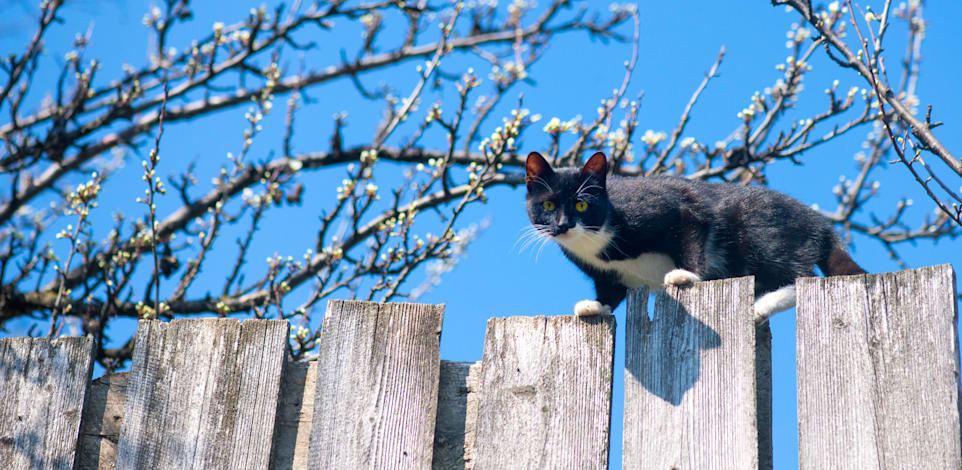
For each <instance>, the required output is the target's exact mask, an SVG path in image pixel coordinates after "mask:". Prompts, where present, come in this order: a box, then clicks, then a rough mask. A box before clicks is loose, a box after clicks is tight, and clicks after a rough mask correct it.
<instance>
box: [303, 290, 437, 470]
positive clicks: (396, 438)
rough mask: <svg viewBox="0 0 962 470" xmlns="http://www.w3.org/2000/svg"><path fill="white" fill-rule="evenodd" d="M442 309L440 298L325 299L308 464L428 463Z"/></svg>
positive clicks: (407, 465) (402, 465)
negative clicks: (386, 300) (435, 302)
mask: <svg viewBox="0 0 962 470" xmlns="http://www.w3.org/2000/svg"><path fill="white" fill-rule="evenodd" d="M443 315H444V306H443V305H424V304H408V303H397V304H379V303H374V302H360V301H339V300H332V301H330V302H328V304H327V313H326V314H325V316H324V324H323V328H322V330H321V338H320V342H319V346H318V360H317V376H318V380H317V389H316V392H315V395H314V418H313V423H312V425H311V438H310V446H309V453H308V466H309V468H352V469H364V468H370V469H382V468H411V469H425V468H429V467H430V466H431V459H432V447H433V442H434V422H435V415H436V411H437V393H438V377H439V374H440V335H441V322H442V319H443Z"/></svg>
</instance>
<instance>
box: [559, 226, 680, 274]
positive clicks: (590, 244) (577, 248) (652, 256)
mask: <svg viewBox="0 0 962 470" xmlns="http://www.w3.org/2000/svg"><path fill="white" fill-rule="evenodd" d="M611 238H612V233H611V232H610V231H609V230H608V228H607V227H603V228H602V229H601V230H599V231H597V232H592V231H588V230H585V229H583V228H582V227H581V226H580V225H578V226H576V227H574V228H572V229H571V230H569V231H568V233H567V234H566V235H564V236H561V237H555V239H554V240H555V241H556V242H558V244H559V245H561V246H563V247H564V248H565V249H566V250H568V252H570V253H571V254H573V255H575V256H576V257H578V258H579V259H580V260H581V261H582V262H584V263H586V264H590V265H591V266H594V267H596V268H598V269H601V270H604V271H613V272H615V273H616V274H617V275H618V278H619V280H620V281H621V283H622V284H624V285H625V286H626V287H643V286H648V287H652V288H657V287H658V286H660V285H661V284H662V282H664V279H665V274H667V273H668V271H671V270H673V269H675V263H674V262H673V261H672V260H671V257H669V256H668V255H666V254H664V253H642V254H641V255H640V256H638V257H637V258H632V259H624V260H618V261H605V260H602V259H600V258H598V253H601V252H602V250H604V249H605V248H607V247H608V245H609V244H610V243H611Z"/></svg>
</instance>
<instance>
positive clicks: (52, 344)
mask: <svg viewBox="0 0 962 470" xmlns="http://www.w3.org/2000/svg"><path fill="white" fill-rule="evenodd" d="M92 350H93V340H91V339H90V338H66V337H64V338H53V339H49V338H4V339H0V462H2V464H0V465H2V467H3V468H4V469H10V470H19V469H24V470H26V469H36V468H44V469H47V468H52V469H64V470H70V469H72V468H73V466H74V454H75V452H76V449H77V441H78V436H79V433H80V420H81V416H82V414H83V407H84V400H85V398H86V395H87V384H88V382H89V381H90V372H91V368H92V365H93V359H92V357H91V351H92Z"/></svg>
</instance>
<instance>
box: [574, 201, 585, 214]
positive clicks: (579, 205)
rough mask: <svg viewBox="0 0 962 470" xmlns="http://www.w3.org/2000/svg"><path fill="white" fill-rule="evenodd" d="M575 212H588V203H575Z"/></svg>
mask: <svg viewBox="0 0 962 470" xmlns="http://www.w3.org/2000/svg"><path fill="white" fill-rule="evenodd" d="M575 210H576V211H578V212H584V211H586V210H588V203H587V202H585V201H578V202H576V203H575Z"/></svg>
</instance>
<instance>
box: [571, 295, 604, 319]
mask: <svg viewBox="0 0 962 470" xmlns="http://www.w3.org/2000/svg"><path fill="white" fill-rule="evenodd" d="M610 313H611V307H609V306H607V305H602V304H601V302H598V301H597V300H588V299H585V300H582V301H580V302H578V303H576V304H575V316H577V317H590V316H594V315H608V314H610Z"/></svg>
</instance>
